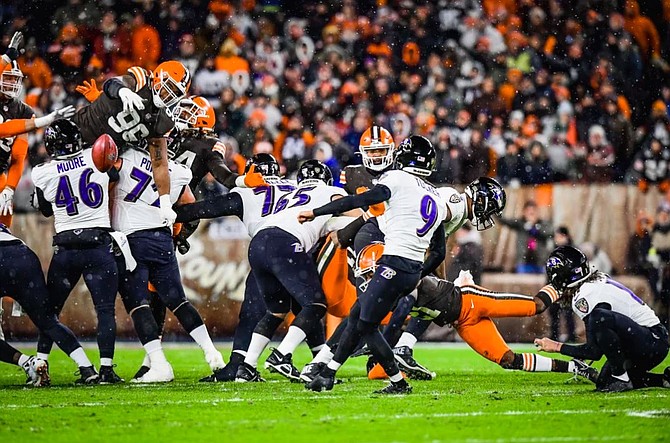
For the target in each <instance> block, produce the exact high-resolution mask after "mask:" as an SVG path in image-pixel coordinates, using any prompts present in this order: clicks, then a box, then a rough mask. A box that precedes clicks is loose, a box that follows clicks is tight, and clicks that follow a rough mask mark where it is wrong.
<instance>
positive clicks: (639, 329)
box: [535, 246, 670, 392]
mask: <svg viewBox="0 0 670 443" xmlns="http://www.w3.org/2000/svg"><path fill="white" fill-rule="evenodd" d="M546 270H547V276H548V277H549V281H550V282H551V284H552V285H553V286H554V287H556V289H557V290H558V293H559V294H560V295H561V296H562V297H563V302H564V303H566V304H567V303H570V305H572V310H573V311H574V312H575V314H577V315H578V316H579V318H581V319H582V320H583V321H584V324H585V325H586V343H584V344H581V345H569V344H566V343H560V342H557V341H554V340H551V339H549V338H546V337H545V338H542V339H536V340H535V344H536V345H537V346H538V347H539V348H540V350H543V351H546V352H559V353H561V354H563V355H568V356H570V357H575V358H583V359H589V360H599V359H600V358H601V357H602V356H603V355H605V358H606V359H607V361H606V362H605V365H604V366H603V368H602V371H601V373H600V377H598V380H597V381H596V389H597V390H598V391H602V392H621V391H628V390H630V389H637V388H646V387H654V386H656V387H666V388H670V366H668V367H667V368H665V371H664V373H663V374H652V373H651V372H649V371H650V370H651V369H653V368H654V367H656V366H657V365H659V364H660V363H661V362H662V361H663V360H665V358H666V357H667V355H668V349H669V348H670V345H669V344H668V330H667V329H666V328H665V326H663V325H662V324H661V322H660V320H659V319H658V317H657V316H656V314H655V313H654V311H652V309H651V308H650V307H649V306H647V305H646V304H645V303H644V302H643V301H642V300H641V299H640V298H639V297H638V296H637V295H635V294H634V293H633V291H631V290H630V289H628V288H627V287H625V286H624V285H622V284H621V283H619V282H617V281H615V280H612V279H611V278H610V277H609V276H608V275H607V274H604V273H603V272H599V271H596V270H595V269H593V268H591V266H590V265H589V262H588V260H587V259H586V256H585V255H584V254H583V253H582V251H580V250H579V249H577V248H574V247H572V246H559V247H558V248H556V249H555V250H554V251H553V252H552V253H551V255H550V256H549V260H547V265H546Z"/></svg>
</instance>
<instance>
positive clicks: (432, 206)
mask: <svg viewBox="0 0 670 443" xmlns="http://www.w3.org/2000/svg"><path fill="white" fill-rule="evenodd" d="M377 183H378V184H380V185H384V186H386V187H387V188H388V189H389V190H390V191H391V197H390V198H389V199H388V200H387V201H386V202H384V206H385V211H384V213H383V214H382V215H380V216H379V217H377V220H378V222H379V228H380V229H381V231H382V232H383V233H384V238H385V240H384V243H385V246H384V255H395V256H398V257H404V258H407V259H410V260H414V261H418V262H423V260H424V256H425V254H426V250H427V249H428V246H429V245H430V240H431V238H432V236H433V233H434V232H435V230H436V229H437V227H438V226H439V225H440V224H441V223H442V222H443V221H444V219H445V218H446V216H447V202H446V201H444V199H443V198H442V196H441V194H440V193H439V192H438V190H437V188H435V186H433V185H431V184H430V183H428V182H426V181H424V180H422V179H421V178H419V177H417V176H415V175H412V174H410V173H408V172H405V171H402V170H397V169H394V170H390V171H387V172H385V173H384V174H383V175H382V176H381V177H380V178H379V181H378V182H377Z"/></svg>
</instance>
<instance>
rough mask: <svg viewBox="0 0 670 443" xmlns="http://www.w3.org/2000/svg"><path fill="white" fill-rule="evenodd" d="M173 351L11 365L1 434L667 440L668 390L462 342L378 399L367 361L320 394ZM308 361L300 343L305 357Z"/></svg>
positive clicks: (2, 399)
mask: <svg viewBox="0 0 670 443" xmlns="http://www.w3.org/2000/svg"><path fill="white" fill-rule="evenodd" d="M520 349H523V348H520ZM27 351H29V350H27ZM88 352H89V354H90V356H91V357H92V359H93V360H94V361H97V352H96V351H95V350H93V349H89V351H88ZM227 353H228V351H227V350H226V352H225V353H224V355H227ZM142 355H143V354H142V351H141V350H140V349H135V348H130V349H126V348H122V349H118V350H117V353H116V361H117V362H118V367H117V372H118V373H119V374H120V375H121V376H122V377H124V378H126V379H129V378H130V377H131V376H132V374H133V373H134V371H135V369H136V368H137V366H138V365H139V363H140V362H141V360H142ZM166 355H167V357H168V359H169V360H170V361H171V362H172V365H173V367H174V370H175V376H176V379H175V381H174V382H172V383H170V384H166V385H160V386H135V385H130V384H127V383H126V384H124V385H121V386H87V387H75V386H74V385H73V384H72V382H73V380H74V378H75V377H74V375H73V371H74V369H75V368H74V365H73V364H72V363H71V362H70V361H69V360H67V359H66V357H65V356H64V355H63V354H62V353H61V352H60V351H59V352H55V353H54V355H53V357H52V360H51V368H52V371H51V376H52V380H53V386H52V387H51V388H45V389H35V388H25V387H23V386H22V384H23V382H24V380H25V377H24V374H23V372H22V371H21V370H19V369H15V368H13V367H11V366H9V365H2V366H1V367H0V442H19V441H31V442H34V441H48V442H54V443H55V442H61V441H63V442H75V441H85V442H98V441H100V442H113V441H169V442H173V441H189V442H192V443H196V442H203V441H204V442H208V441H224V442H236V441H241V442H249V441H267V442H273V441H282V442H283V441H290V442H309V443H315V442H319V443H320V442H331V441H355V442H360V443H363V442H377V441H380V442H439V441H444V442H471V443H480V442H500V443H502V442H514V443H519V442H577V441H622V442H633V441H635V442H650V441H656V442H668V441H670V390H664V389H648V390H642V391H633V392H627V393H623V394H611V395H607V394H599V393H595V392H593V385H591V384H587V383H581V382H574V381H573V382H568V379H569V377H568V376H566V375H565V374H529V373H524V372H506V371H503V370H502V369H500V368H498V367H497V366H496V365H494V364H492V363H490V362H488V361H486V360H484V359H483V358H481V357H479V356H478V355H476V354H475V353H474V352H473V351H471V350H469V349H465V348H460V347H446V348H439V347H430V346H425V347H419V348H418V349H417V350H416V353H415V356H416V358H417V359H418V360H419V361H421V362H423V363H424V364H425V365H426V366H428V367H429V368H431V369H432V370H434V371H436V372H437V373H438V377H437V379H435V380H433V381H424V382H419V381H415V382H412V384H413V386H414V392H413V393H412V394H411V395H410V396H405V397H379V396H374V395H372V394H371V393H372V391H373V390H375V389H378V388H380V387H382V386H384V384H383V382H381V381H369V380H367V378H365V377H364V363H365V360H364V359H362V358H358V359H353V360H350V361H349V362H348V363H347V365H345V366H344V368H343V369H342V370H341V371H340V373H339V375H340V376H341V377H342V378H344V379H345V381H346V382H345V384H342V385H338V386H335V389H334V390H333V391H331V392H327V393H320V394H319V393H313V392H308V391H306V390H305V389H304V387H303V386H302V385H300V384H291V383H288V382H287V381H285V380H284V379H281V378H280V377H279V376H276V375H269V374H267V372H264V375H265V376H266V378H267V380H268V382H267V383H263V384H237V383H225V384H224V383H221V384H200V383H198V382H197V379H198V378H199V377H201V376H203V375H206V374H207V372H208V370H207V369H208V368H207V366H206V365H205V363H204V361H203V359H202V355H201V353H200V351H199V350H198V349H197V348H190V347H187V348H184V347H178V348H173V349H170V348H168V349H167V351H166ZM307 360H308V352H307V351H305V350H304V349H301V350H300V352H298V354H297V356H296V358H295V362H296V364H297V365H298V366H299V367H300V366H301V365H302V364H303V363H306V362H307ZM668 364H670V359H669V360H666V362H665V364H664V365H663V366H661V368H662V367H664V366H666V365H668ZM657 371H658V370H657Z"/></svg>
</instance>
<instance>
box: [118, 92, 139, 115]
mask: <svg viewBox="0 0 670 443" xmlns="http://www.w3.org/2000/svg"><path fill="white" fill-rule="evenodd" d="M119 97H120V98H121V101H122V102H123V110H124V111H126V112H131V111H133V110H137V111H141V110H143V109H144V99H143V98H142V97H140V96H139V95H137V94H136V93H134V92H133V91H131V90H130V88H121V90H120V91H119Z"/></svg>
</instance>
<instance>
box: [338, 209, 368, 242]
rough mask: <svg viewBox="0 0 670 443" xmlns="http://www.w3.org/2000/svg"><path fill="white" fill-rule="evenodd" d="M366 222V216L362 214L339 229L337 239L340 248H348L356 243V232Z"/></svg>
mask: <svg viewBox="0 0 670 443" xmlns="http://www.w3.org/2000/svg"><path fill="white" fill-rule="evenodd" d="M365 222H366V220H365V218H364V217H363V216H360V217H358V218H357V219H356V220H354V221H352V222H351V223H349V224H348V225H347V226H345V227H344V228H342V229H340V230H339V231H337V241H338V242H339V243H340V248H348V247H349V246H351V245H353V244H354V238H356V233H357V232H358V231H359V230H360V229H361V228H362V227H363V225H364V224H365Z"/></svg>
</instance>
